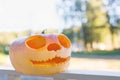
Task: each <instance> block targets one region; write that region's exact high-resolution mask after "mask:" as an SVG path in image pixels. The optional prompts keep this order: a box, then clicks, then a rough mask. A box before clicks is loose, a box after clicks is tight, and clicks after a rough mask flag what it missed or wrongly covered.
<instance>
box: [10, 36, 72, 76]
mask: <svg viewBox="0 0 120 80" xmlns="http://www.w3.org/2000/svg"><path fill="white" fill-rule="evenodd" d="M60 35H62V37H65V38H67V37H66V36H65V35H63V34H60ZM60 35H59V34H47V35H32V36H30V37H25V38H21V39H17V40H16V41H14V42H13V43H12V44H11V45H10V50H9V55H10V60H11V63H12V65H13V66H14V68H15V70H16V71H18V72H22V73H24V74H32V75H39V74H54V73H59V72H62V71H65V70H66V69H67V67H68V65H69V60H70V56H71V43H70V41H69V39H68V38H67V39H66V41H67V43H66V41H65V45H63V42H62V43H61V42H60V39H59V38H58V36H59V37H60V38H61V36H60ZM63 39H64V38H63ZM68 41H69V42H68ZM66 44H67V45H66Z"/></svg>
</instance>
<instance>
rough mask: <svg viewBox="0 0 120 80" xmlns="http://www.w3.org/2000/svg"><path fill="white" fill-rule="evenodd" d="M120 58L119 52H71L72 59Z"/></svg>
mask: <svg viewBox="0 0 120 80" xmlns="http://www.w3.org/2000/svg"><path fill="white" fill-rule="evenodd" d="M115 55H119V56H120V50H113V51H91V52H72V57H81V56H115Z"/></svg>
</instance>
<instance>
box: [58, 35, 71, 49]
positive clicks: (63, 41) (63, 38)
mask: <svg viewBox="0 0 120 80" xmlns="http://www.w3.org/2000/svg"><path fill="white" fill-rule="evenodd" d="M58 40H59V42H60V44H61V45H62V46H63V47H65V48H69V47H70V46H71V43H70V40H69V39H68V38H67V37H66V36H64V35H58Z"/></svg>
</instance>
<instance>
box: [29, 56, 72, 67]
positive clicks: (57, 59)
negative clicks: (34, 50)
mask: <svg viewBox="0 0 120 80" xmlns="http://www.w3.org/2000/svg"><path fill="white" fill-rule="evenodd" d="M69 60H70V57H66V58H61V57H55V58H53V59H50V60H47V61H36V60H32V59H31V60H30V62H32V64H33V65H55V64H59V63H65V62H67V61H69Z"/></svg>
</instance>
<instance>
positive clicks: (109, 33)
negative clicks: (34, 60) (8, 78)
mask: <svg viewBox="0 0 120 80" xmlns="http://www.w3.org/2000/svg"><path fill="white" fill-rule="evenodd" d="M119 13H120V1H119V0H0V65H1V66H12V65H11V63H10V60H9V46H10V44H11V43H12V42H13V41H14V40H16V39H17V38H18V37H23V36H30V35H32V34H41V33H43V32H44V33H45V34H47V33H63V34H65V35H67V36H68V37H69V39H70V40H71V42H72V58H71V61H70V67H69V69H75V70H101V71H120V14H119Z"/></svg>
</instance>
